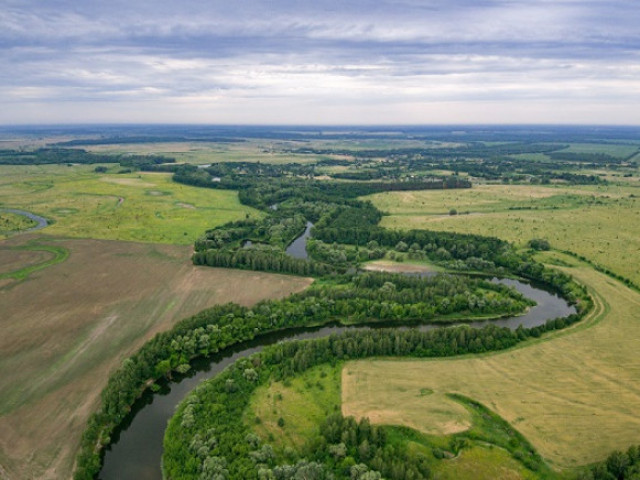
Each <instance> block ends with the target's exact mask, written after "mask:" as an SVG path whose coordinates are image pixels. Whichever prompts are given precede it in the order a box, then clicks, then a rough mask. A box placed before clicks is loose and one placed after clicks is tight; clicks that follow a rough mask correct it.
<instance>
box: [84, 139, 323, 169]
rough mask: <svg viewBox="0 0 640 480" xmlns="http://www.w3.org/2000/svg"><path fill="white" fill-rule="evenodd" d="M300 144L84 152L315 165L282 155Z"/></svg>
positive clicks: (307, 158)
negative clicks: (285, 149) (286, 149)
mask: <svg viewBox="0 0 640 480" xmlns="http://www.w3.org/2000/svg"><path fill="white" fill-rule="evenodd" d="M303 145H304V144H303V143H298V142H286V143H285V142H281V141H273V142H269V141H266V140H264V141H255V140H248V141H246V142H237V143H215V142H211V143H209V142H166V143H162V142H160V143H134V144H107V145H87V146H82V147H81V148H82V149H84V150H87V151H89V152H95V153H113V154H123V153H124V154H127V153H135V154H144V155H151V154H156V155H165V156H169V157H173V158H175V159H176V161H177V162H179V163H182V162H184V163H193V164H199V165H203V164H208V163H216V162H262V163H273V164H283V163H313V162H316V161H318V160H320V159H321V158H323V157H321V156H318V155H308V154H305V155H302V154H294V153H289V152H283V151H281V150H282V148H283V147H287V148H291V149H295V148H299V147H301V146H303Z"/></svg>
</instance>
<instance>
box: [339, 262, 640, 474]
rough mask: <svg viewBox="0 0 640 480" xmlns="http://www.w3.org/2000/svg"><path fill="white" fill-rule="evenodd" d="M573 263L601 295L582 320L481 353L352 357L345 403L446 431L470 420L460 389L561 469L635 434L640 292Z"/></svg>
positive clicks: (359, 411) (634, 439)
mask: <svg viewBox="0 0 640 480" xmlns="http://www.w3.org/2000/svg"><path fill="white" fill-rule="evenodd" d="M563 260H564V261H566V262H571V260H570V259H569V257H566V256H563ZM567 270H569V271H570V273H571V274H573V275H575V277H576V278H577V279H578V280H579V281H580V282H582V283H584V284H585V285H587V286H588V287H589V290H590V292H591V293H592V294H593V295H594V298H595V301H596V307H595V309H594V312H593V313H592V314H590V317H589V318H588V319H586V320H583V322H582V323H581V324H579V325H577V326H576V327H573V328H571V329H568V330H566V331H564V332H556V333H554V334H551V335H548V336H545V337H544V338H543V339H541V340H537V341H532V342H528V343H526V344H524V345H523V346H521V347H519V348H515V349H512V350H509V351H506V352H500V353H496V354H491V355H485V356H474V357H466V358H464V357H463V358H456V359H438V360H395V361H389V360H363V361H357V362H350V363H348V364H347V365H346V366H345V369H344V371H343V376H342V378H343V384H342V399H343V413H344V414H349V415H356V416H372V417H373V419H374V420H375V421H376V422H379V423H395V424H397V423H402V424H406V425H410V426H412V427H415V428H417V429H419V430H421V431H424V432H427V433H434V434H443V433H447V431H451V428H453V429H457V428H458V427H463V426H464V425H465V423H468V422H469V421H470V415H469V413H468V412H465V411H463V410H461V409H460V408H458V407H459V406H458V407H457V406H456V405H457V404H456V403H455V402H453V401H451V400H449V399H447V398H446V397H445V396H444V395H445V394H446V393H460V394H463V395H465V396H468V397H470V398H473V399H474V400H477V401H479V402H481V403H483V404H484V405H486V406H487V407H488V408H490V409H491V410H493V411H495V412H496V413H497V414H498V415H500V416H501V417H502V418H504V419H505V420H506V421H508V422H509V423H510V424H511V425H513V426H514V427H515V428H516V429H518V430H519V431H520V432H521V433H522V434H523V435H524V436H525V437H526V438H527V439H528V440H529V441H530V442H531V443H532V444H533V446H534V447H536V449H537V450H538V451H539V453H540V454H541V455H542V456H543V457H544V458H545V459H546V460H547V461H548V462H549V463H550V465H551V466H553V467H554V468H559V469H563V468H570V467H575V466H578V465H585V464H588V463H592V462H595V461H599V460H602V459H603V458H605V457H606V456H607V455H608V454H609V453H610V452H612V451H613V450H614V449H621V450H624V449H626V448H627V447H629V446H630V445H632V444H637V443H638V442H639V441H640V433H639V432H640V415H638V409H639V408H640V359H639V357H638V351H640V294H638V293H637V292H635V291H633V290H630V289H628V288H626V287H624V286H623V285H621V284H620V283H619V282H616V281H613V280H611V279H610V278H609V277H607V276H605V275H603V274H601V273H598V272H596V271H595V270H593V269H591V268H589V267H587V266H585V265H584V264H581V265H579V266H576V267H574V268H569V269H567ZM381 379H384V381H381ZM422 391H429V392H432V393H431V394H430V395H427V396H422V395H421V392H422Z"/></svg>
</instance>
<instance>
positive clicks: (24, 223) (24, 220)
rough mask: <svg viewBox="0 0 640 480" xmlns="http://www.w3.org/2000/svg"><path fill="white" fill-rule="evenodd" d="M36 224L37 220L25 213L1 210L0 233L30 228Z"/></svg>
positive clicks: (4, 233) (5, 233)
mask: <svg viewBox="0 0 640 480" xmlns="http://www.w3.org/2000/svg"><path fill="white" fill-rule="evenodd" d="M36 224H37V222H35V221H34V220H31V219H30V218H28V217H25V216H23V215H17V214H15V213H10V212H2V211H0V235H7V234H10V233H16V232H20V231H22V230H28V229H29V228H31V227H35V226H36Z"/></svg>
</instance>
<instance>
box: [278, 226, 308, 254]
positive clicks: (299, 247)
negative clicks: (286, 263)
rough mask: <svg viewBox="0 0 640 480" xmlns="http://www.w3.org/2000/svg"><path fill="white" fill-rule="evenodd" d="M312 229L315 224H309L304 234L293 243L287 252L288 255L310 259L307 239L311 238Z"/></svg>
mask: <svg viewBox="0 0 640 480" xmlns="http://www.w3.org/2000/svg"><path fill="white" fill-rule="evenodd" d="M311 227H313V223H311V222H307V227H306V228H305V229H304V233H303V234H302V235H300V236H299V237H298V238H296V239H295V240H294V241H293V242H291V243H290V244H289V246H288V247H287V249H286V250H285V252H286V253H287V255H291V256H292V257H293V258H303V259H306V258H308V257H309V254H308V253H307V238H309V237H310V236H311Z"/></svg>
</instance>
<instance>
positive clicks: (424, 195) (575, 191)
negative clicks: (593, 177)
mask: <svg viewBox="0 0 640 480" xmlns="http://www.w3.org/2000/svg"><path fill="white" fill-rule="evenodd" d="M368 198H369V199H371V200H372V201H373V203H374V204H375V205H376V206H377V207H378V208H379V209H381V210H383V211H385V212H387V213H389V214H390V215H389V216H385V217H384V218H383V219H382V225H383V226H385V227H389V228H400V229H410V228H426V229H431V230H442V231H455V232H463V233H477V234H482V235H490V236H495V237H499V238H502V239H504V240H507V241H510V242H514V243H516V244H518V245H524V244H525V243H526V242H527V241H528V240H530V239H532V238H546V239H547V240H549V241H550V243H551V245H552V247H554V248H558V249H562V250H570V251H573V252H576V253H579V254H581V255H584V256H585V257H587V258H589V259H591V260H594V261H595V262H597V263H599V264H602V265H604V266H606V267H608V268H610V269H611V270H613V271H615V272H616V273H619V274H621V275H623V276H625V277H627V278H630V279H632V280H633V281H634V282H636V283H640V261H633V260H631V259H640V188H637V187H632V186H622V187H620V186H606V187H542V186H516V185H512V186H502V185H479V186H474V187H473V188H471V189H467V190H439V191H422V192H392V193H382V194H378V195H373V196H371V197H368ZM452 208H454V209H456V210H457V212H458V213H459V214H458V215H454V216H452V215H448V212H449V210H450V209H452ZM465 212H469V214H468V215H465V214H462V215H460V213H465Z"/></svg>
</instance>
